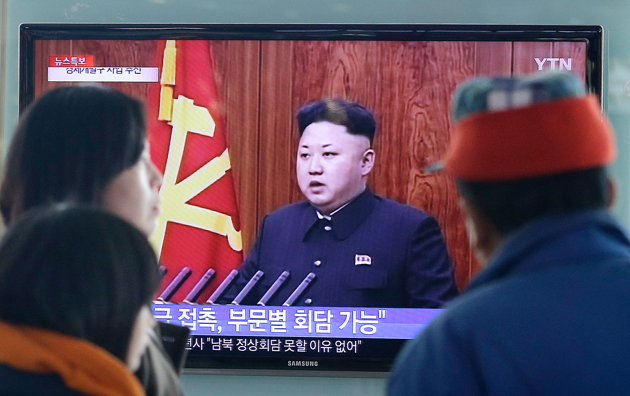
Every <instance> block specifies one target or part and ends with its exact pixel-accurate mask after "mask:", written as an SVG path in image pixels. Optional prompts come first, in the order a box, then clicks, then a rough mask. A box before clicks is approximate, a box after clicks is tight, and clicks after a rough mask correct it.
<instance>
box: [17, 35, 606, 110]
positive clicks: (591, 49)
mask: <svg viewBox="0 0 630 396" xmlns="http://www.w3.org/2000/svg"><path fill="white" fill-rule="evenodd" d="M130 39H143V40H165V39H172V40H186V39H200V40H356V41H366V40H377V41H378V40H383V41H413V40H415V41H584V42H586V44H587V52H586V59H587V65H586V84H587V86H588V87H589V90H590V92H591V93H594V94H596V95H597V96H598V97H600V101H601V96H602V92H603V76H604V71H603V59H604V55H603V48H604V46H603V39H604V29H603V27H602V26H598V25H482V24H479V25H477V24H162V23H156V24H148V23H144V24H127V23H120V24H111V23H106V24H101V23H24V24H21V25H20V55H19V60H20V65H19V106H20V113H21V112H22V111H23V110H24V108H25V107H26V106H27V105H28V104H29V103H30V102H32V101H33V99H34V86H33V81H32V80H33V79H32V78H31V79H29V78H28V76H33V74H34V71H35V63H34V61H35V60H34V53H35V46H34V42H35V40H130Z"/></svg>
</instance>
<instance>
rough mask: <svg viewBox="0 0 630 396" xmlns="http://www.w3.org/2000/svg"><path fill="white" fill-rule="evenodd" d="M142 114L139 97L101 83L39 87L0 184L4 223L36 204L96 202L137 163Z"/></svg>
mask: <svg viewBox="0 0 630 396" xmlns="http://www.w3.org/2000/svg"><path fill="white" fill-rule="evenodd" d="M145 140H146V121H145V115H144V108H143V105H142V103H141V102H140V101H138V100H136V99H134V98H132V97H130V96H127V95H125V94H123V93H122V92H119V91H116V90H114V89H112V88H106V87H103V86H96V85H89V86H66V87H60V88H56V89H53V90H51V91H48V92H46V93H45V94H43V95H42V96H41V97H40V98H39V99H38V100H37V101H35V102H34V103H33V104H32V105H31V106H30V107H29V108H28V109H27V110H26V112H25V113H24V114H23V115H22V117H21V118H20V123H19V124H18V127H17V130H16V132H15V135H14V136H13V139H12V142H11V145H10V147H9V150H8V153H7V160H6V162H5V166H4V169H3V173H4V177H3V180H2V185H1V186H0V210H1V212H2V216H3V219H4V221H5V223H9V222H10V221H11V218H12V217H14V216H16V215H18V214H20V213H22V212H24V211H27V210H29V209H30V208H33V207H36V206H39V205H48V204H51V203H55V202H75V203H83V204H92V205H95V206H99V205H100V204H101V199H102V195H103V191H104V189H105V187H106V186H107V185H108V184H109V182H110V181H112V180H113V179H114V178H115V177H116V176H118V174H120V173H121V172H122V171H124V170H126V169H128V168H130V167H132V166H133V165H134V164H135V163H137V162H138V160H139V159H140V156H141V154H142V151H143V150H144V147H145Z"/></svg>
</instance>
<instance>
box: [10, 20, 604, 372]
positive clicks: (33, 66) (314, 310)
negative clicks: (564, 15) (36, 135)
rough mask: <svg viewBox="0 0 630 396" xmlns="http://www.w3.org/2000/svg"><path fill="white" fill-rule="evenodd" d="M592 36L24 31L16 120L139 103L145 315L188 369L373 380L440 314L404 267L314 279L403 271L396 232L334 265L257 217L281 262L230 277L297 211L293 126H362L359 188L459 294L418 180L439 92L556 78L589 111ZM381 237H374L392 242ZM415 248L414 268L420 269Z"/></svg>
mask: <svg viewBox="0 0 630 396" xmlns="http://www.w3.org/2000/svg"><path fill="white" fill-rule="evenodd" d="M602 35H603V32H602V28H601V27H599V26H517V25H509V26H501V25H241V24H234V25H213V24H208V25H172V24H161V25H158V24H155V25H153V24H144V25H132V24H113V25H112V24H108V25H104V24H25V25H22V26H21V35H20V40H21V43H20V48H21V53H20V108H21V110H23V109H24V108H25V107H26V106H27V105H28V104H29V103H30V102H32V101H33V100H34V99H36V98H37V97H38V96H40V95H41V94H42V93H44V92H45V91H47V90H50V89H52V88H54V87H57V86H60V85H68V84H86V83H99V84H103V85H107V86H111V87H114V88H116V89H119V90H121V91H123V92H125V93H127V94H130V95H132V96H135V97H137V98H140V99H141V100H143V101H144V102H145V104H146V109H147V115H148V125H149V130H148V137H149V142H150V145H151V146H150V147H151V155H152V158H153V161H154V162H155V164H156V165H157V166H158V168H159V169H160V170H161V171H162V172H163V173H164V181H163V184H162V186H161V190H160V195H161V198H162V207H161V215H160V218H159V221H158V227H157V230H156V231H155V233H154V234H153V235H152V236H151V242H152V243H153V245H154V246H155V248H156V251H157V252H158V253H159V255H160V261H161V263H162V265H163V267H162V272H163V274H164V277H163V282H162V286H161V289H160V291H159V296H158V298H157V299H156V301H155V304H154V307H153V309H154V313H155V316H156V317H157V318H158V319H159V320H162V321H167V322H171V323H176V324H180V325H183V326H187V327H189V328H190V329H191V331H192V335H191V337H190V339H189V342H188V350H189V353H188V360H187V363H186V367H188V368H197V369H231V370H235V369H265V370H269V369H271V370H276V369H277V370H309V371H320V372H321V371H326V372H330V371H340V372H346V371H355V372H357V371H359V372H360V371H363V372H379V371H380V372H384V371H387V370H388V369H389V367H390V365H391V363H392V361H393V359H394V357H395V356H396V354H397V352H398V351H399V349H400V348H401V346H402V344H403V343H404V342H405V340H407V339H410V338H414V337H415V336H416V335H417V334H418V332H419V331H420V330H422V328H423V327H424V326H426V325H427V324H428V323H429V322H430V321H431V320H432V319H433V318H434V317H435V316H436V315H438V314H439V312H440V309H439V307H438V306H439V304H428V303H422V302H419V301H423V300H422V296H421V297H420V299H414V298H411V297H409V296H408V294H410V293H411V292H409V290H407V289H413V288H414V287H416V286H417V283H422V282H424V280H423V278H422V277H423V276H425V275H423V274H419V275H418V274H412V273H410V272H411V271H410V270H409V269H408V268H407V269H403V270H402V272H400V273H399V274H397V275H392V273H391V271H390V272H387V271H389V270H386V271H385V272H384V275H383V274H381V275H383V276H379V277H378V279H377V280H375V279H376V278H374V277H373V278H370V279H368V280H366V278H365V277H363V276H355V275H353V274H352V273H350V274H349V275H342V272H340V271H339V270H331V267H334V266H332V265H330V266H327V265H326V264H327V263H331V262H334V263H337V262H341V261H342V259H343V260H346V261H344V263H346V262H347V265H348V266H349V267H351V268H352V269H355V268H356V269H357V271H364V273H365V271H379V266H385V267H387V265H393V264H391V263H393V262H396V261H402V262H404V261H405V260H409V257H408V255H409V254H410V253H408V251H407V250H406V249H407V247H406V246H407V244H408V243H407V242H406V240H403V239H402V238H399V237H398V236H397V235H396V233H395V232H394V233H393V235H385V236H383V237H379V238H378V240H371V239H369V238H367V239H366V238H365V237H362V238H363V239H362V240H361V241H360V243H361V244H362V245H361V246H362V249H363V250H361V249H358V250H357V249H356V248H354V247H351V248H347V249H346V248H343V249H341V250H340V249H339V246H342V247H343V246H354V245H352V244H353V243H355V242H356V241H354V242H353V241H351V239H352V238H348V240H347V241H346V240H345V239H344V238H345V236H342V237H340V238H338V239H339V240H338V241H337V242H335V243H338V244H337V245H335V247H331V246H328V245H317V246H315V247H311V248H306V247H305V245H304V244H305V243H307V242H308V241H306V238H307V236H306V235H302V234H299V233H300V232H302V233H304V231H305V229H300V224H297V223H296V222H297V221H298V220H293V219H291V218H290V217H289V218H282V220H280V221H278V220H277V219H278V216H273V218H274V219H276V224H275V225H274V227H275V228H272V227H271V226H268V223H269V222H270V221H271V220H270V221H269V222H267V221H265V222H264V224H265V226H268V227H269V229H270V230H272V231H267V233H266V234H264V235H265V242H264V243H271V244H277V246H279V249H280V250H281V251H280V252H279V253H278V254H277V255H276V256H277V257H280V258H281V260H280V261H278V262H274V263H271V264H269V265H268V266H267V267H265V268H264V271H263V266H262V265H261V266H260V270H261V271H260V272H254V271H251V268H250V271H244V270H243V271H240V272H239V270H240V269H241V266H242V264H243V262H244V260H250V261H251V260H254V259H253V258H252V257H255V259H256V260H263V258H262V256H263V253H261V252H262V250H260V244H262V243H263V242H259V243H258V244H255V242H256V240H257V238H259V237H260V236H261V235H263V234H261V233H262V232H263V231H262V230H261V225H262V224H263V219H265V218H266V216H267V215H268V214H270V213H272V212H274V211H276V210H277V209H279V208H281V207H284V206H285V205H288V204H292V203H296V202H300V201H304V199H305V198H304V196H303V195H302V192H301V190H300V188H299V187H298V182H297V177H296V165H297V164H296V162H297V161H298V160H299V159H298V143H299V141H300V135H299V133H298V126H297V120H296V113H297V111H298V109H299V108H301V107H302V106H303V105H305V104H307V103H310V102H313V101H316V100H320V99H325V98H341V99H346V100H351V101H355V102H358V103H360V104H362V105H363V106H365V107H366V108H367V109H369V110H370V111H371V112H372V113H373V114H374V116H375V119H376V136H375V139H374V143H373V146H372V147H373V150H374V153H375V165H374V168H373V170H372V171H371V173H370V174H369V178H368V188H369V190H370V191H372V192H374V193H375V194H376V195H378V196H380V197H385V198H387V199H390V200H392V201H397V202H399V203H402V204H405V205H409V206H412V207H415V208H418V209H421V210H422V211H424V212H425V213H427V214H428V215H430V216H432V217H434V218H435V219H437V223H438V224H439V229H440V230H441V234H442V236H443V240H444V246H445V247H446V251H447V252H448V256H449V257H450V263H452V264H448V261H449V259H447V264H448V265H451V266H452V269H453V274H454V280H455V283H456V286H457V288H458V289H459V290H460V291H462V290H464V289H465V287H466V285H467V284H468V282H469V281H470V279H471V277H473V276H474V275H475V273H476V272H477V271H478V270H479V265H478V264H477V262H476V261H475V258H474V257H473V254H472V252H471V249H470V246H469V244H468V240H467V236H466V232H465V228H464V223H463V220H462V217H461V214H460V212H459V209H458V206H457V191H456V186H455V183H454V181H453V180H451V179H450V178H449V177H448V176H446V175H444V174H435V173H430V172H427V171H426V169H425V168H426V166H427V165H429V164H432V163H434V162H435V161H438V160H439V159H440V158H441V157H442V156H443V154H444V152H445V149H446V147H447V145H448V142H449V140H450V120H449V105H450V98H451V94H452V92H453V90H454V88H455V87H456V86H457V84H459V83H461V82H462V81H464V80H466V79H468V78H470V77H473V76H481V75H493V76H496V75H504V76H509V75H514V74H529V73H535V72H537V71H540V70H549V69H552V70H553V69H557V70H570V71H571V72H573V73H575V74H577V75H578V76H580V77H581V78H582V79H583V80H584V82H585V84H586V86H587V88H588V89H589V90H590V92H592V93H595V94H597V95H601V92H602ZM388 202H389V201H388ZM340 213H342V212H340ZM414 213H415V212H414ZM313 215H314V212H313ZM357 216H360V214H356V213H354V214H352V215H348V216H347V217H348V221H349V222H353V221H356V222H360V221H363V219H359V220H360V221H359V220H357V218H358V217H357ZM271 217H272V216H270V217H269V218H271ZM395 221H398V220H392V219H383V220H382V222H383V224H373V225H372V226H373V227H374V228H376V229H378V228H379V227H381V226H382V228H383V229H387V228H386V227H390V228H392V229H394V230H395V229H396V227H397V224H396V223H395ZM392 222H394V224H389V223H392ZM385 223H388V225H387V226H386V225H385ZM333 224H334V220H333ZM400 224H401V225H400V228H404V226H403V225H402V224H403V223H402V222H401V223H400ZM296 230H297V231H296ZM296 235H297V236H296ZM434 237H435V236H434ZM438 239H440V238H439V236H438ZM416 242H417V241H414V242H412V243H416ZM420 242H422V241H420ZM346 243H347V245H344V244H346ZM410 243H411V242H410ZM426 245H428V244H426ZM308 249H312V251H310V250H308ZM344 249H345V250H348V251H349V252H348V257H347V258H345V256H344V257H341V256H343V255H345V254H346V252H345V250H344ZM352 249H354V250H352ZM426 249H430V248H429V247H421V248H417V249H416V251H415V252H414V253H413V254H414V255H417V256H423V255H424V256H426V257H427V258H426V260H427V261H428V262H429V264H431V261H432V260H436V259H434V258H432V256H430V255H429V254H428V253H426V252H427V250H426ZM350 250H352V251H350ZM305 251H307V253H304V252H305ZM339 252H342V253H339ZM309 254H310V256H309V257H310V259H309V260H308V263H306V264H305V263H301V262H297V261H299V260H304V257H306V256H308V255H309ZM298 256H299V257H300V258H299V260H298V259H295V261H296V262H292V261H291V260H294V259H293V258H294V257H298ZM284 258H286V260H287V262H286V263H283V262H282V261H283V260H284ZM339 265H340V264H335V266H339ZM337 268H338V267H337ZM326 271H332V272H326ZM335 271H336V272H335ZM448 271H450V267H449V268H448ZM396 282H398V283H396ZM388 285H389V286H388ZM392 285H394V286H392ZM396 285H397V286H396ZM348 295H351V296H352V297H347V298H346V296H348ZM394 295H396V296H398V295H400V296H402V297H400V298H398V297H396V298H394ZM339 296H343V297H339ZM355 297H356V298H355ZM449 298H450V297H449ZM440 303H441V302H440Z"/></svg>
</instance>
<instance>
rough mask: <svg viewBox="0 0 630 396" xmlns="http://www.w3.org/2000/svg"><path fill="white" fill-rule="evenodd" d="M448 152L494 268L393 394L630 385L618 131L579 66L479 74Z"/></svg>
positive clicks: (408, 355)
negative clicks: (615, 206) (616, 171)
mask: <svg viewBox="0 0 630 396" xmlns="http://www.w3.org/2000/svg"><path fill="white" fill-rule="evenodd" d="M453 103H454V106H453V118H454V124H455V126H454V131H453V139H452V141H451V145H450V147H449V149H448V151H447V154H446V156H445V160H444V165H445V169H446V172H447V173H449V174H450V175H451V176H453V177H455V179H456V180H457V183H458V187H459V193H460V196H461V201H460V206H461V208H462V211H463V212H464V216H465V218H466V219H467V221H466V222H467V229H468V233H469V237H470V240H471V244H472V248H473V250H474V251H475V253H476V255H477V257H478V258H479V260H480V262H481V263H482V264H484V265H485V269H484V270H483V271H482V272H481V273H480V274H479V275H478V276H477V277H476V278H475V279H474V280H473V281H472V283H471V284H470V286H469V287H468V289H467V291H466V292H465V293H464V294H463V295H462V296H461V297H459V298H457V299H455V300H454V301H452V302H451V303H449V304H448V306H447V310H446V311H444V312H443V313H442V314H441V315H439V316H438V317H437V318H436V319H435V320H434V321H433V322H432V323H431V324H429V326H428V327H427V328H426V329H425V330H423V332H422V333H421V334H420V336H419V337H418V338H417V339H415V340H413V341H410V342H409V343H407V345H406V346H405V348H404V349H403V351H402V352H401V354H400V356H399V357H398V360H397V362H396V364H395V366H394V369H393V374H392V376H391V379H390V382H389V387H388V393H389V395H392V396H395V395H595V394H597V395H619V394H627V393H628V390H629V389H630V376H628V375H627V372H626V370H625V368H627V367H629V365H630V338H629V337H628V328H629V327H630V316H629V315H628V312H629V310H628V305H629V304H630V241H629V240H628V237H627V235H626V233H625V231H624V230H623V229H622V227H621V226H620V225H619V224H618V223H617V221H616V220H615V219H614V218H613V217H612V216H611V215H610V214H609V213H608V211H607V208H608V207H609V206H610V204H611V202H612V196H613V194H612V192H613V191H612V189H611V187H612V183H610V180H609V178H608V177H607V175H606V166H607V165H609V164H610V163H611V162H612V161H613V160H614V158H615V155H616V147H615V142H614V138H613V131H612V128H611V127H610V125H609V124H608V122H607V121H606V120H605V119H603V118H602V115H601V110H600V107H599V104H598V101H597V98H595V97H592V96H588V95H586V94H585V92H584V87H583V82H581V81H580V80H579V79H578V78H577V77H575V76H574V75H573V74H570V73H568V72H546V73H540V74H537V75H533V76H530V77H520V78H497V79H489V78H481V79H476V80H473V81H470V82H468V83H467V84H465V85H463V86H462V87H460V89H459V90H458V93H457V94H456V95H455V98H454V100H453Z"/></svg>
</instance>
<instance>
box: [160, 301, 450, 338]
mask: <svg viewBox="0 0 630 396" xmlns="http://www.w3.org/2000/svg"><path fill="white" fill-rule="evenodd" d="M440 312H442V309H427V308H356V307H355V308H342V307H264V306H239V305H193V304H157V303H156V304H153V314H154V315H155V318H156V319H158V320H160V321H163V322H168V323H173V324H177V325H180V326H185V327H188V328H189V329H190V330H191V334H192V335H207V336H244V337H247V336H259V337H260V336H262V337H265V336H272V337H322V338H387V339H412V338H415V337H416V336H417V335H418V333H419V332H420V331H421V330H422V329H424V328H425V327H426V326H427V325H428V324H429V323H430V322H431V321H432V320H433V319H435V317H436V316H437V315H439V314H440Z"/></svg>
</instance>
